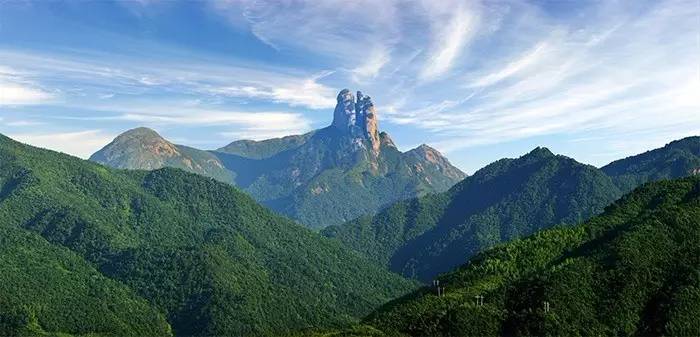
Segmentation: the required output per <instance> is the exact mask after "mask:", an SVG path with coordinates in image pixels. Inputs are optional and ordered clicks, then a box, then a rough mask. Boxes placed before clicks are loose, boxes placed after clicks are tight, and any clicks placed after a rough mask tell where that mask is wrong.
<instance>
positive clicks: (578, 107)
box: [0, 0, 700, 173]
mask: <svg viewBox="0 0 700 337" xmlns="http://www.w3.org/2000/svg"><path fill="white" fill-rule="evenodd" d="M343 88H349V89H351V90H353V91H356V90H361V91H362V92H363V93H365V94H368V95H370V96H371V97H372V99H373V101H374V103H375V106H376V108H377V114H378V118H379V124H380V129H382V130H384V131H387V132H388V133H389V134H390V135H391V137H392V138H393V139H394V141H395V142H396V144H397V146H398V147H399V148H400V149H401V150H408V149H411V148H413V147H416V146H418V145H420V144H423V143H426V144H428V145H431V146H433V147H435V148H436V149H438V150H439V151H441V152H442V153H443V154H445V155H446V156H447V157H448V158H449V159H450V160H451V162H452V163H453V164H455V165H457V166H458V167H460V168H461V169H463V170H464V171H466V172H468V173H473V172H474V171H476V170H478V169H479V168H481V167H483V166H485V165H487V164H488V163H490V162H493V161H495V160H497V159H500V158H503V157H518V156H520V155H522V154H524V153H526V152H528V151H530V150H531V149H532V148H534V147H536V146H546V147H548V148H550V149H551V150H552V151H553V152H555V153H558V154H563V155H567V156H570V157H573V158H575V159H577V160H578V161H581V162H584V163H588V164H592V165H595V166H602V165H605V164H607V163H608V162H610V161H613V160H615V159H619V158H622V157H626V156H629V155H633V154H637V153H640V152H643V151H645V150H649V149H652V148H656V147H660V146H663V145H664V144H666V143H668V142H670V141H672V140H675V139H680V138H683V137H686V136H691V135H700V0H679V1H675V0H673V1H665V0H655V1H641V0H629V1H615V0H606V1H593V0H588V1H570V0H556V1H554V0H553V1H549V0H532V1H519V0H514V1H506V0H503V1H495V0H494V1H453V0H440V1H435V0H425V1H420V0H416V1H408V0H375V1H364V0H353V1H348V0H342V1H341V0H312V1H301V0H300V1H292V0H270V1H265V0H255V1H254V0H211V1H209V0H198V1H173V0H168V1H165V0H133V1H109V0H94V1H91V0H74V1H53V0H51V1H49V0H41V1H40V0H36V1H24V0H0V133H2V134H5V135H7V136H10V137H12V138H14V139H17V140H19V141H22V142H26V143H29V144H32V145H36V146H40V147H45V148H50V149H54V150H58V151H62V152H66V153H69V154H72V155H75V156H78V157H82V158H87V157H89V156H90V154H92V153H93V152H95V151H97V150H99V149H100V148H101V147H102V146H104V145H106V144H107V143H109V142H110V141H111V140H112V139H113V138H114V137H115V136H117V135H118V134H120V133H121V132H123V131H125V130H127V129H130V128H134V127H139V126H146V127H150V128H153V129H155V130H157V131H158V132H159V133H161V134H162V135H163V136H164V137H165V138H167V139H169V140H170V141H172V142H175V143H178V144H183V145H189V146H193V147H197V148H202V149H216V148H219V147H221V146H224V145H226V144H228V143H230V142H231V141H234V140H238V139H256V140H260V139H266V138H272V137H280V136H284V135H290V134H300V133H304V132H307V131H310V130H313V129H318V128H322V127H325V126H327V125H329V124H330V122H331V120H332V111H333V108H334V105H335V102H336V95H337V93H338V91H340V90H341V89H343Z"/></svg>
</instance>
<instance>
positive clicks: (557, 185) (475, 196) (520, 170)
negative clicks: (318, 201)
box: [322, 148, 622, 281]
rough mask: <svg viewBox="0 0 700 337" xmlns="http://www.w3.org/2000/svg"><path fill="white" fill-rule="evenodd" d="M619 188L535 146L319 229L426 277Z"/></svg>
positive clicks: (570, 215)
mask: <svg viewBox="0 0 700 337" xmlns="http://www.w3.org/2000/svg"><path fill="white" fill-rule="evenodd" d="M621 194H622V193H621V192H620V190H619V189H618V188H617V187H616V186H615V185H614V184H613V182H612V180H611V179H610V178H609V177H608V176H606V175H605V174H604V173H602V172H600V170H598V169H596V168H595V167H593V166H590V165H584V164H581V163H578V162H576V161H575V160H573V159H571V158H568V157H564V156H557V155H554V154H553V153H552V152H550V151H549V150H548V149H546V148H536V149H534V150H533V151H531V152H530V153H528V154H526V155H524V156H522V157H520V158H517V159H502V160H499V161H496V162H494V163H492V164H490V165H488V166H486V167H484V168H483V169H481V170H479V171H477V172H476V173H474V175H472V176H469V177H467V178H465V179H464V180H463V181H462V182H460V183H458V184H457V185H455V186H454V187H453V188H451V189H450V190H449V191H447V192H444V193H440V194H433V195H427V196H424V197H422V198H417V199H412V200H407V201H401V202H398V203H396V204H394V205H392V206H390V207H388V208H386V209H384V210H382V211H380V212H379V213H378V214H377V215H375V216H366V217H362V218H359V219H357V220H354V221H351V222H349V223H346V224H343V225H341V226H331V227H328V228H326V229H324V230H323V231H322V234H324V235H326V236H328V237H332V238H336V239H338V240H340V241H341V242H343V243H344V244H345V245H347V246H348V247H351V248H353V249H355V250H356V251H358V252H360V253H362V254H364V255H365V256H367V257H368V258H371V259H374V260H376V261H377V262H379V263H381V264H383V265H386V266H387V267H388V268H389V269H390V270H392V271H394V272H397V273H400V274H403V275H404V276H407V277H414V278H418V279H420V280H423V281H428V280H430V279H431V278H432V277H434V276H436V275H437V274H439V273H442V272H447V271H449V270H451V269H452V268H454V267H456V266H459V265H460V264H462V263H464V261H466V260H467V259H468V258H469V257H471V256H472V255H474V254H477V253H479V252H480V251H483V250H484V249H486V248H488V247H491V246H493V245H496V244H498V243H500V242H503V241H510V240H512V239H515V238H518V237H521V236H524V235H529V234H532V233H534V232H536V231H538V230H541V229H545V228H548V227H551V226H554V225H559V224H569V225H574V224H577V223H579V222H581V221H584V220H586V219H588V218H590V217H591V216H593V215H596V214H598V213H599V212H601V211H602V210H603V207H605V206H606V205H608V204H609V203H610V202H612V201H613V200H615V199H616V198H618V197H619V196H620V195H621Z"/></svg>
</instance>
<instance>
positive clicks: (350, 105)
mask: <svg viewBox="0 0 700 337" xmlns="http://www.w3.org/2000/svg"><path fill="white" fill-rule="evenodd" d="M355 116H356V113H355V96H354V95H353V94H352V92H350V90H348V89H343V90H341V91H340V93H338V103H337V104H336V106H335V111H334V112H333V126H335V127H336V128H337V129H338V130H340V131H342V132H345V133H348V134H350V133H352V131H353V129H354V128H355V126H356V117H355Z"/></svg>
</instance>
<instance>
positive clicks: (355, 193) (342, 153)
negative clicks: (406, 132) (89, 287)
mask: <svg viewBox="0 0 700 337" xmlns="http://www.w3.org/2000/svg"><path fill="white" fill-rule="evenodd" d="M154 139H156V141H154ZM153 144H157V145H158V146H154V145H153ZM91 160H93V161H97V162H100V163H103V164H106V165H109V166H112V167H118V168H129V169H156V168H161V167H166V166H172V167H178V168H182V169H185V170H188V171H190V172H194V173H198V174H203V175H206V176H210V177H213V178H215V179H218V180H220V181H224V182H229V183H234V184H235V185H236V186H238V187H240V188H241V189H243V190H245V191H246V192H247V193H249V194H250V195H251V196H252V197H253V198H254V199H256V200H257V201H259V202H261V203H263V204H264V205H266V206H268V207H270V208H272V209H274V210H276V211H277V212H280V213H282V214H284V215H287V216H289V217H291V218H292V219H295V220H297V221H299V222H300V223H302V224H305V225H307V226H309V227H312V228H322V227H325V226H328V225H336V224H341V223H343V222H345V221H348V220H351V219H355V218H357V217H359V216H361V215H365V214H369V213H374V212H376V211H378V210H379V209H381V208H383V207H385V206H387V205H389V204H391V203H393V202H396V201H399V200H403V199H409V198H413V197H416V196H421V195H424V194H428V193H434V192H442V191H446V190H447V189H449V188H450V187H451V186H453V185H454V184H455V183H457V182H459V181H460V180H462V179H463V178H464V177H465V175H464V173H462V172H461V171H460V170H459V169H457V168H456V167H454V166H452V165H451V164H450V162H449V161H448V160H447V159H446V158H445V157H443V156H442V155H441V154H440V153H439V152H438V151H436V150H435V149H432V148H430V147H429V146H427V145H422V146H420V147H418V148H416V149H413V150H411V151H408V152H405V153H403V152H401V151H399V150H398V149H397V148H396V146H395V145H394V143H393V141H392V140H391V138H390V137H389V135H388V134H386V133H384V132H379V129H378V118H377V112H376V110H375V107H374V103H373V102H372V100H371V99H370V98H369V96H365V95H363V94H362V93H360V92H358V93H357V97H356V96H355V95H353V94H352V93H351V92H350V91H349V90H347V89H345V90H343V91H341V92H340V94H339V95H338V104H337V106H336V108H335V111H334V116H333V123H332V124H331V125H330V126H328V127H326V128H323V129H319V130H315V131H313V132H310V133H307V134H304V135H297V136H288V137H284V138H278V139H270V140H264V141H247V140H246V141H236V142H233V143H231V144H229V145H227V146H225V147H222V148H220V149H218V150H216V151H202V150H196V149H192V148H187V147H184V146H179V145H174V144H172V143H169V142H168V141H166V140H165V139H162V137H160V136H158V135H157V134H155V132H153V131H152V130H148V131H145V130H144V129H142V128H141V129H136V130H131V131H128V132H126V133H125V134H123V135H121V136H119V137H117V139H115V141H113V142H112V143H110V144H109V145H107V146H106V147H105V148H103V149H102V150H100V151H98V152H97V153H95V154H94V155H93V156H92V157H91Z"/></svg>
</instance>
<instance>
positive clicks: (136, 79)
mask: <svg viewBox="0 0 700 337" xmlns="http://www.w3.org/2000/svg"><path fill="white" fill-rule="evenodd" d="M0 57H2V58H3V60H4V61H6V62H8V63H12V64H13V66H15V67H18V68H23V69H33V71H35V72H36V73H38V74H39V75H37V77H42V78H41V79H43V80H46V81H61V82H68V81H70V82H72V83H73V86H75V87H78V88H79V89H80V94H81V95H84V93H83V92H82V91H84V90H90V89H92V90H95V91H97V93H95V96H96V97H99V98H102V99H107V98H113V97H114V96H115V95H120V94H122V95H123V96H129V95H143V94H148V93H152V92H155V93H162V92H168V93H170V94H175V95H182V96H184V95H202V94H209V95H224V96H235V97H244V98H253V99H262V100H269V101H273V102H275V103H282V104H288V105H290V106H301V107H308V108H311V109H322V108H328V107H332V106H334V104H335V95H336V90H335V89H334V88H331V87H329V86H327V85H324V84H322V83H320V82H319V81H321V80H322V79H323V78H324V77H326V76H328V75H329V74H331V73H332V72H329V71H325V72H320V73H312V74H304V73H300V72H299V71H297V70H293V69H286V68H281V69H277V68H271V67H265V66H261V65H254V64H245V63H240V64H238V63H237V64H233V65H231V64H227V63H225V62H221V63H217V62H211V61H209V62H207V60H192V61H189V62H181V61H169V60H162V61H161V62H158V63H149V62H143V61H139V60H129V59H117V60H111V61H106V57H105V58H104V59H103V58H101V57H98V58H91V59H83V58H81V57H80V56H73V57H70V56H67V55H36V54H27V53H23V52H14V51H8V50H0ZM0 80H1V78H0ZM0 85H3V83H2V82H0ZM105 88H109V90H110V91H111V92H110V93H109V94H107V95H105V94H104V90H105ZM16 91H17V90H15V91H8V94H6V95H5V96H7V97H8V98H7V99H6V100H7V101H10V99H12V101H13V102H14V101H21V102H28V101H29V99H30V98H33V99H35V101H39V99H42V100H43V101H46V100H47V99H48V98H50V97H51V96H48V94H47V93H45V92H40V91H22V92H16ZM71 92H73V91H72V89H70V91H68V90H67V93H71ZM10 94H12V96H9V95H10ZM20 94H21V96H20ZM19 98H23V100H20V99H19Z"/></svg>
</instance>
